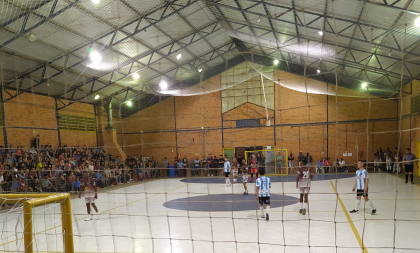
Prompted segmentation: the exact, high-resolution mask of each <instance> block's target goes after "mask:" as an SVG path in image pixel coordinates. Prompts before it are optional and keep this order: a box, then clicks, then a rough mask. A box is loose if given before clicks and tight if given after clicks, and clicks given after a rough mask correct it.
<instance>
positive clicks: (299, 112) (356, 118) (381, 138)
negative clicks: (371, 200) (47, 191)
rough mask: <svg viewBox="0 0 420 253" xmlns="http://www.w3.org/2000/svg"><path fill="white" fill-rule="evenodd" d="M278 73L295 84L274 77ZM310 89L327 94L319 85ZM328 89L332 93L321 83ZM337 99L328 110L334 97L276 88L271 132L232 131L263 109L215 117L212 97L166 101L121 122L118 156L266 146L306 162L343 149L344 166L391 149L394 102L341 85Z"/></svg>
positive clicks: (216, 99)
mask: <svg viewBox="0 0 420 253" xmlns="http://www.w3.org/2000/svg"><path fill="white" fill-rule="evenodd" d="M280 75H281V76H282V77H287V78H296V76H294V75H292V74H289V73H285V72H281V71H279V72H277V73H276V76H280ZM219 79H220V77H219V76H216V77H213V78H211V79H209V80H207V81H205V82H209V84H208V85H212V87H214V86H217V85H215V83H216V82H220V80H219ZM314 82H315V83H316V82H318V81H314V80H311V83H312V85H313V83H314ZM316 85H317V86H318V87H324V88H325V90H326V89H327V84H326V83H322V82H318V83H316ZM328 89H331V90H335V89H336V87H335V85H329V86H328ZM338 93H339V94H340V95H346V96H350V97H344V96H340V97H338V98H337V102H338V104H336V97H335V96H326V95H322V94H308V96H307V95H306V93H303V92H299V91H295V90H291V89H288V88H285V87H282V86H280V85H276V86H275V96H276V97H275V110H274V111H273V110H269V117H270V118H271V126H269V127H267V126H260V127H253V128H236V120H240V119H255V118H265V108H263V107H259V106H256V105H253V104H251V103H246V104H244V105H241V106H239V107H237V108H235V109H233V110H230V111H228V112H226V113H224V114H223V115H222V114H221V100H220V92H214V93H210V94H204V95H200V96H190V97H174V98H170V99H167V100H164V101H163V102H161V103H158V104H156V105H153V106H151V107H149V108H147V109H145V110H143V111H141V112H138V113H136V114H134V115H132V116H130V117H128V118H126V119H124V122H123V128H124V143H125V145H126V147H125V148H126V152H127V154H128V155H132V154H143V155H145V156H155V157H157V158H158V159H162V158H163V157H165V156H167V157H173V156H175V155H176V154H177V153H180V154H181V155H182V156H184V155H187V157H188V158H192V157H193V156H194V155H195V154H199V156H201V155H202V154H203V149H204V153H205V154H208V153H212V154H213V155H217V156H218V155H220V154H222V152H223V151H222V149H223V148H228V147H244V146H247V145H249V146H268V145H271V146H276V147H277V148H287V149H288V150H289V152H293V153H295V154H296V155H297V153H298V152H299V150H302V151H303V152H307V151H309V152H310V153H311V154H312V156H313V158H314V159H319V157H321V156H322V157H325V156H327V152H328V156H329V157H330V158H331V159H334V158H336V157H337V158H340V157H342V156H343V153H345V152H346V151H347V152H348V153H352V154H353V156H352V157H347V158H345V160H346V161H347V162H351V163H353V162H355V161H356V157H357V155H358V154H360V155H361V156H360V157H359V159H368V160H372V159H373V158H372V152H373V150H375V149H377V148H379V147H382V148H386V147H388V146H389V147H390V148H391V149H393V148H394V146H395V145H396V142H397V141H396V140H397V139H396V138H397V134H396V132H395V131H396V127H397V103H396V101H395V100H386V99H381V98H376V97H371V98H370V99H368V98H363V97H365V94H364V93H363V92H358V91H354V90H348V89H345V88H342V87H338ZM358 97H359V98H358ZM327 101H328V103H327ZM308 103H309V106H308ZM369 104H370V111H369V110H368V108H369ZM337 105H338V111H337ZM174 107H175V108H174ZM174 109H175V110H174ZM174 111H175V114H174ZM337 112H338V118H337ZM222 119H223V127H222ZM367 119H369V123H367V122H368V121H367ZM175 120H176V127H175V124H174V122H175ZM337 120H338V124H337V125H336V121H337ZM261 123H264V122H263V121H261ZM274 124H276V126H274ZM367 126H368V127H367ZM327 130H328V131H327ZM141 131H143V132H141ZM327 132H328V135H327ZM203 135H204V142H203ZM222 136H223V139H222ZM337 140H338V144H337Z"/></svg>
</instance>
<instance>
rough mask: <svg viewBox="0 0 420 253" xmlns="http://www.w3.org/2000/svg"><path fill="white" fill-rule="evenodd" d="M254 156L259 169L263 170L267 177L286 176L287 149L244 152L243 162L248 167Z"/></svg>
mask: <svg viewBox="0 0 420 253" xmlns="http://www.w3.org/2000/svg"><path fill="white" fill-rule="evenodd" d="M252 155H255V157H256V159H257V164H258V167H259V168H264V169H265V173H266V174H267V175H270V174H276V175H288V174H289V173H288V169H287V168H288V166H289V164H288V160H287V157H288V153H287V149H264V150H252V151H245V160H246V163H247V164H248V165H249V164H250V163H251V160H252Z"/></svg>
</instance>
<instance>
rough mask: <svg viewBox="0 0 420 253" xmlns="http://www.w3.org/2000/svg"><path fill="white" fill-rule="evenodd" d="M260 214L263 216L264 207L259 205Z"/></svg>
mask: <svg viewBox="0 0 420 253" xmlns="http://www.w3.org/2000/svg"><path fill="white" fill-rule="evenodd" d="M260 211H261V215H262V216H264V207H263V206H260Z"/></svg>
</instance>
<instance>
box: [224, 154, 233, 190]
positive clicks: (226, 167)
mask: <svg viewBox="0 0 420 253" xmlns="http://www.w3.org/2000/svg"><path fill="white" fill-rule="evenodd" d="M223 170H224V172H225V179H226V184H225V187H227V186H231V183H230V179H229V175H230V162H229V161H228V159H227V157H225V163H224V165H223Z"/></svg>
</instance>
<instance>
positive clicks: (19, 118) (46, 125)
mask: <svg viewBox="0 0 420 253" xmlns="http://www.w3.org/2000/svg"><path fill="white" fill-rule="evenodd" d="M9 93H10V94H11V95H12V96H13V95H15V92H14V91H9ZM3 97H4V99H5V100H7V99H8V98H10V95H9V94H8V93H7V92H3ZM63 102H64V103H68V102H67V101H63ZM58 106H59V107H60V106H63V104H61V103H60V102H59V104H58ZM60 113H63V114H70V115H79V116H85V117H94V114H93V105H88V104H81V103H75V104H72V105H70V106H68V107H66V108H64V109H62V110H60ZM4 118H5V126H4V127H5V128H6V131H7V140H8V144H9V145H10V144H12V145H13V146H14V147H16V146H26V147H28V148H29V147H30V144H31V141H32V140H33V138H35V136H36V135H37V134H39V135H40V137H41V145H45V144H48V145H53V146H55V147H57V146H58V131H57V118H56V115H55V99H54V98H52V97H47V96H40V95H36V94H30V93H23V94H21V95H19V96H17V97H15V98H13V99H11V100H9V101H7V102H5V103H4ZM60 134H61V144H62V145H96V133H95V132H80V131H67V130H61V131H60ZM0 135H1V137H0V144H1V145H4V138H3V134H0Z"/></svg>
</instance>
